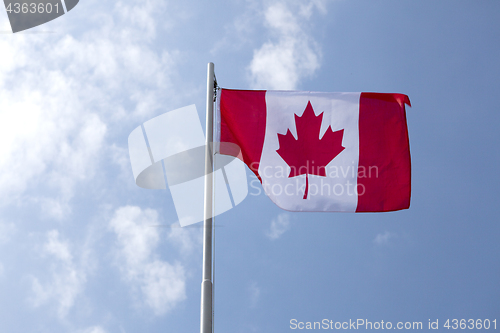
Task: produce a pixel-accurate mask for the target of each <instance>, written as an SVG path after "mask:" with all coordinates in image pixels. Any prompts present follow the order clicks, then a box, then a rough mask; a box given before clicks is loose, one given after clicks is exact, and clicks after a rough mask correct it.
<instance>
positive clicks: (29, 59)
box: [0, 0, 179, 220]
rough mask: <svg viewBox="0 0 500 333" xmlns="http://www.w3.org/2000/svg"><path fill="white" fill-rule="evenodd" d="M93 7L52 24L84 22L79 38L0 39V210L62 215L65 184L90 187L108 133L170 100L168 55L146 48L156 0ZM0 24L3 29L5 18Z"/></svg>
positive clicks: (67, 203)
mask: <svg viewBox="0 0 500 333" xmlns="http://www.w3.org/2000/svg"><path fill="white" fill-rule="evenodd" d="M93 5H95V6H97V8H96V9H95V11H94V12H93V13H92V14H91V15H89V16H88V17H86V16H84V15H82V14H81V13H83V12H84V8H83V7H82V8H81V12H80V11H74V12H72V13H71V14H68V16H67V17H66V16H65V17H63V18H60V19H58V20H55V21H54V23H53V24H55V27H56V28H57V30H59V31H67V30H68V27H69V30H70V31H71V20H70V21H68V20H67V19H66V18H69V15H76V16H73V18H76V19H77V20H78V19H80V20H81V19H82V17H84V19H85V21H82V22H81V23H82V24H83V25H84V26H88V27H90V28H89V29H86V30H84V31H85V32H84V33H81V34H73V35H70V34H65V33H57V34H38V35H36V36H37V37H36V38H33V36H35V35H29V34H17V35H15V36H12V38H8V39H2V40H0V49H1V50H2V52H1V53H0V118H1V119H2V122H1V123H0V156H2V159H1V160H0V201H1V204H0V205H5V206H6V205H11V204H13V203H17V204H19V205H24V204H26V203H28V204H37V205H39V206H40V208H41V209H42V212H43V213H44V215H45V216H48V217H51V218H55V219H59V220H63V219H65V218H67V217H68V215H69V214H70V213H71V211H72V207H71V199H72V197H73V196H74V193H75V188H76V187H77V186H79V185H81V184H86V183H88V182H89V181H91V179H92V178H93V176H94V175H95V173H96V170H99V169H100V168H99V167H100V163H102V160H103V157H104V156H105V155H104V154H105V153H106V152H108V150H107V149H106V148H107V147H111V146H112V145H113V144H114V143H113V142H111V141H112V140H113V139H114V138H112V137H110V132H109V129H110V128H113V129H114V130H113V131H116V128H123V127H124V125H126V124H127V123H126V121H133V122H137V123H139V121H138V120H139V119H142V118H145V117H147V116H149V115H153V114H154V113H155V111H156V110H157V109H158V108H160V107H165V105H166V104H167V105H168V103H165V101H170V102H171V101H172V100H174V101H175V100H177V99H178V98H179V97H178V96H179V94H177V92H176V91H174V90H175V86H174V84H173V83H172V80H173V78H172V74H173V73H175V64H176V61H177V59H178V52H177V51H175V50H170V51H165V50H160V51H159V50H157V49H156V47H155V46H154V43H153V40H154V38H155V36H156V33H157V29H158V27H157V23H156V22H163V20H161V21H158V20H157V19H158V18H159V17H161V16H163V15H164V14H165V12H167V10H168V8H167V7H166V5H165V4H164V1H159V0H158V1H156V0H155V1H153V0H148V1H129V2H122V1H120V2H117V3H115V4H113V5H114V6H115V8H114V10H113V9H112V8H111V9H110V8H106V10H104V8H101V7H100V6H105V4H104V3H99V2H94V3H93ZM108 5H109V4H108ZM101 9H102V10H101ZM78 15H80V16H78ZM0 21H2V22H0V24H1V25H2V26H4V27H7V26H8V23H7V20H6V16H5V17H4V18H3V19H2V18H1V17H0ZM64 24H66V25H64ZM160 24H162V23H160ZM53 26H54V25H53ZM118 122H119V123H120V126H117V124H118ZM125 135H126V134H125ZM106 160H112V159H110V158H108V157H106ZM37 188H43V189H44V191H43V192H41V191H37Z"/></svg>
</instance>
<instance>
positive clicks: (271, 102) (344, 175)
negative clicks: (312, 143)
mask: <svg viewBox="0 0 500 333" xmlns="http://www.w3.org/2000/svg"><path fill="white" fill-rule="evenodd" d="M359 98H360V93H318V92H303V91H297V92H290V91H268V92H266V132H265V140H264V146H263V150H262V155H261V159H260V164H259V175H260V177H261V179H262V185H263V187H264V190H265V191H266V193H267V194H268V195H269V197H270V198H271V199H272V200H273V202H274V203H276V204H277V205H278V206H279V207H280V208H282V209H286V210H290V211H343V212H354V211H356V207H357V203H358V196H357V192H356V188H357V171H358V161H359V125H358V124H359ZM308 102H310V103H311V106H312V108H313V110H314V114H315V115H316V116H319V115H320V114H321V113H323V117H322V123H321V128H320V131H319V133H318V135H319V138H320V139H321V138H322V137H323V136H324V135H325V133H326V131H327V129H328V127H330V126H331V129H332V131H333V132H336V131H339V130H344V131H343V138H342V146H343V147H344V148H345V149H344V150H343V151H342V152H341V153H340V154H338V155H337V156H336V157H335V158H333V159H332V160H331V161H330V162H329V163H328V164H327V165H326V166H323V167H325V171H326V177H323V176H318V175H314V174H308V175H307V177H308V195H307V198H306V199H304V191H305V189H306V175H304V174H302V175H299V176H295V177H288V176H289V174H290V170H291V167H290V166H289V165H288V164H287V162H286V161H285V160H284V159H283V158H282V157H281V156H280V155H279V154H278V153H277V150H278V149H280V142H279V139H278V134H282V135H285V134H286V133H287V131H288V130H290V132H291V133H292V135H293V136H294V138H295V139H297V126H296V116H298V117H301V116H302V115H303V113H304V111H305V109H306V106H307V104H308ZM308 163H311V164H312V167H314V160H313V161H310V162H308ZM317 167H320V166H317Z"/></svg>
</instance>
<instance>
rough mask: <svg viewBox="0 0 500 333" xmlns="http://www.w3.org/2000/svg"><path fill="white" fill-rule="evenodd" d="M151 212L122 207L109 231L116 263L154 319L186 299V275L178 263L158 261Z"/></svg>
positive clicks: (155, 218) (152, 211)
mask: <svg viewBox="0 0 500 333" xmlns="http://www.w3.org/2000/svg"><path fill="white" fill-rule="evenodd" d="M157 224H158V213H157V212H156V211H155V210H152V209H144V210H142V209H141V208H139V207H134V206H125V207H120V208H118V209H117V210H116V211H115V214H114V216H113V218H112V219H111V221H110V224H109V226H110V228H111V229H112V230H113V231H114V232H115V234H116V236H117V240H118V242H117V243H118V244H117V245H118V251H119V252H118V260H119V262H120V263H123V264H120V267H122V271H123V272H124V273H125V280H127V281H128V282H129V283H130V284H131V285H132V286H133V288H135V289H138V290H140V291H141V293H142V298H143V302H144V303H145V304H146V305H147V306H148V307H150V308H151V309H152V310H153V312H154V313H155V315H158V316H159V315H163V314H165V313H166V312H168V311H170V310H171V309H173V308H174V307H175V306H176V305H177V304H178V303H179V302H181V301H183V300H184V299H185V298H186V291H185V272H184V267H183V266H182V265H181V264H180V263H174V264H170V263H168V262H165V261H162V260H160V259H158V255H157V253H156V251H155V249H156V247H157V245H158V242H159V239H160V236H159V234H158V229H157V228H154V227H153V226H154V225H157Z"/></svg>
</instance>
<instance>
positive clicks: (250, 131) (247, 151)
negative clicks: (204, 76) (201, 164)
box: [220, 89, 266, 180]
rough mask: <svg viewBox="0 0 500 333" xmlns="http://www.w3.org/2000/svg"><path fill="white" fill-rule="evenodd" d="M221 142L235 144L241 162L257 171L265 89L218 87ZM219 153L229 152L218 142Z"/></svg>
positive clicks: (261, 139)
mask: <svg viewBox="0 0 500 333" xmlns="http://www.w3.org/2000/svg"><path fill="white" fill-rule="evenodd" d="M220 116H221V138H220V141H221V142H230V143H234V144H236V145H238V146H239V148H240V149H241V153H242V156H243V162H245V164H246V165H248V167H249V168H250V170H252V171H253V172H254V173H255V175H256V176H257V177H258V178H259V180H260V176H259V173H258V170H259V163H260V157H261V155H262V148H263V147H264V138H265V135H266V91H265V90H231V89H221V95H220ZM221 154H226V155H232V154H231V152H229V151H225V150H224V146H223V145H221Z"/></svg>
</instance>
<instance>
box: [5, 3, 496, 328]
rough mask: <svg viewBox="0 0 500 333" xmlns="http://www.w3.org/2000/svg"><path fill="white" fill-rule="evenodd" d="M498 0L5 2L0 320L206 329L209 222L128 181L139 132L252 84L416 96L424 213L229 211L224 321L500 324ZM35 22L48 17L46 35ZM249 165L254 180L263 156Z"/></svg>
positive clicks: (415, 194) (254, 201)
mask: <svg viewBox="0 0 500 333" xmlns="http://www.w3.org/2000/svg"><path fill="white" fill-rule="evenodd" d="M498 22H500V3H499V2H498V1H494V0H483V1H426V0H420V1H396V0H386V1H372V0H369V1H368V0H365V1H362V0H356V1H347V0H338V1H333V0H332V1H321V0H309V1H280V0H274V1H261V0H245V1H243V0H237V1H224V2H211V3H208V2H202V1H190V0H187V1H183V2H171V1H159V0H148V1H133V0H130V1H117V2H102V1H97V0H86V1H81V2H80V3H79V4H78V6H77V7H75V9H73V10H72V11H71V12H69V13H68V14H66V15H64V16H62V17H60V18H58V19H56V20H54V21H52V22H49V23H47V24H45V25H42V26H39V27H36V28H33V29H31V30H28V31H27V32H26V33H18V34H14V35H13V34H9V33H6V32H8V31H10V27H9V23H8V19H7V14H6V12H5V11H0V30H1V31H2V33H1V34H0V115H1V119H2V121H1V122H0V156H1V159H0V170H1V172H0V331H1V332H23V333H24V332H75V333H104V332H106V333H111V332H120V333H121V332H193V331H194V332H196V331H197V330H199V303H200V284H201V228H184V229H181V228H175V227H171V225H172V224H175V223H176V220H177V217H176V213H175V209H174V206H173V203H172V198H171V196H170V194H169V192H168V191H156V190H145V189H142V188H139V187H137V186H136V185H135V184H134V179H133V175H132V170H131V166H130V162H129V159H128V149H127V138H128V135H129V133H130V132H131V131H132V130H133V129H134V128H136V127H137V126H139V125H140V124H142V123H143V122H144V121H147V120H149V119H151V118H153V117H155V116H157V115H159V114H162V113H164V112H167V111H169V110H173V109H176V108H179V107H183V106H185V105H189V104H193V103H195V104H196V106H197V109H198V112H199V114H200V118H201V120H202V122H204V118H205V116H204V114H203V113H204V112H203V110H204V105H205V101H204V99H205V82H206V65H207V62H209V61H212V62H214V63H215V71H216V75H217V79H218V82H219V85H220V86H222V87H226V88H244V89H299V90H313V91H340V92H343V91H375V92H399V93H404V94H407V95H408V96H409V97H410V100H411V102H412V108H408V109H407V117H408V127H409V135H410V146H411V154H412V185H413V186H412V202H411V207H410V209H409V210H406V211H400V212H392V213H385V214H340V213H339V214H334V213H328V214H326V213H289V212H285V211H282V210H280V209H279V208H278V207H276V206H275V205H274V204H273V203H272V202H271V201H270V200H269V199H268V198H267V197H266V196H265V195H264V194H260V195H255V194H256V191H255V190H254V189H252V188H250V195H249V196H248V197H247V198H246V199H245V201H243V203H241V204H240V205H239V206H238V207H237V208H235V209H233V210H230V211H228V212H226V213H224V214H222V215H220V216H219V217H217V218H216V224H217V225H219V227H218V228H217V229H216V279H215V302H216V306H215V329H216V332H287V331H293V330H291V329H290V320H291V319H297V321H303V322H307V321H321V320H323V319H325V318H326V319H329V320H333V321H334V322H337V321H338V322H345V321H349V320H357V319H366V320H369V321H372V322H380V321H381V320H384V322H387V321H391V322H393V323H394V325H395V323H397V322H399V321H401V322H414V321H415V322H416V321H418V322H423V324H424V328H427V323H428V321H429V319H430V320H431V321H435V320H436V319H439V323H440V325H442V324H443V323H444V322H445V321H446V319H453V318H457V319H490V320H494V319H496V320H497V329H498V326H499V325H500V317H499V313H500V285H499V283H498V281H500V264H499V263H500V260H499V259H500V245H499V244H500V242H499V241H498V240H499V239H500V238H499V237H500V226H499V223H498V216H499V213H500V205H498V203H497V200H498V198H499V196H498V188H499V187H500V177H499V176H498V170H497V169H498V165H499V163H500V154H499V149H498V143H499V142H500V134H499V133H500V131H498V125H499V124H500V116H499V112H498V103H497V101H496V98H497V96H498V93H499V92H500V83H499V80H498V78H499V77H500V62H499V61H498V59H500V47H499V45H500V35H499V34H498V33H497V32H498V27H499V23H498ZM33 32H36V33H33ZM248 176H249V180H252V178H251V177H250V173H248Z"/></svg>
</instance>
